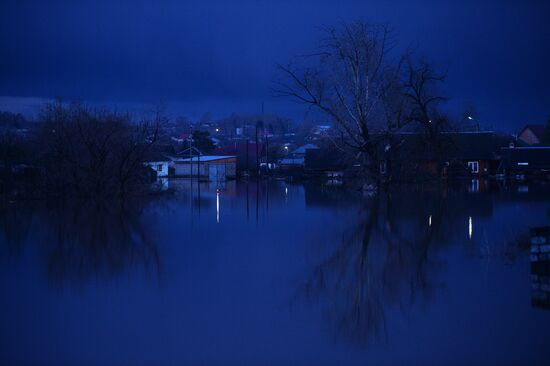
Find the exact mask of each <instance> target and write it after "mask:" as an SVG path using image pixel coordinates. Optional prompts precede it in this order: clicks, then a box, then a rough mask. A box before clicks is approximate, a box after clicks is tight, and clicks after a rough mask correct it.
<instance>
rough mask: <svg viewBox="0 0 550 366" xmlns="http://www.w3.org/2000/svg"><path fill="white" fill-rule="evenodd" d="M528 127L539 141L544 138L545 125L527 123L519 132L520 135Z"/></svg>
mask: <svg viewBox="0 0 550 366" xmlns="http://www.w3.org/2000/svg"><path fill="white" fill-rule="evenodd" d="M527 129H529V130H530V131H531V132H532V133H533V135H535V137H536V138H537V139H538V140H539V141H543V140H544V136H545V134H546V131H545V127H544V125H535V124H532V125H525V127H523V128H522V129H521V131H520V132H519V134H518V136H519V135H521V134H522V133H523V132H524V131H525V130H527Z"/></svg>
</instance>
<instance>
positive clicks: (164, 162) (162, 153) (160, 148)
mask: <svg viewBox="0 0 550 366" xmlns="http://www.w3.org/2000/svg"><path fill="white" fill-rule="evenodd" d="M174 153H175V150H174V147H173V146H171V145H153V146H150V147H148V148H147V150H146V151H145V155H144V158H143V164H144V165H145V166H148V167H151V168H152V169H153V170H154V171H155V172H156V174H157V177H159V178H162V177H168V174H169V166H170V163H171V161H172V158H171V155H173V154H174Z"/></svg>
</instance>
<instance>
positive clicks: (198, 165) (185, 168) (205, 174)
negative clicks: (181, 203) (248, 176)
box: [172, 155, 237, 182]
mask: <svg viewBox="0 0 550 366" xmlns="http://www.w3.org/2000/svg"><path fill="white" fill-rule="evenodd" d="M172 164H173V167H174V173H175V175H176V176H178V177H199V178H201V179H207V180H210V181H217V182H219V181H224V180H226V179H234V178H235V177H236V175H237V157H236V156H235V155H202V156H194V157H191V158H181V157H175V158H173V160H172Z"/></svg>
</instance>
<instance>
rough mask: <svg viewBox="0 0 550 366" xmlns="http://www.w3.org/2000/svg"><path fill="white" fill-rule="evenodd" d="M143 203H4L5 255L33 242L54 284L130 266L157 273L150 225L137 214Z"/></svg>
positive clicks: (157, 260) (77, 282)
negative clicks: (23, 204)
mask: <svg viewBox="0 0 550 366" xmlns="http://www.w3.org/2000/svg"><path fill="white" fill-rule="evenodd" d="M144 207H145V205H144V202H139V201H132V202H125V203H124V204H121V203H120V202H118V203H116V202H106V201H102V202H97V201H65V202H56V203H52V202H48V203H43V204H42V205H40V206H38V207H37V205H36V204H34V205H32V208H28V207H25V206H24V207H20V205H10V206H7V207H4V208H3V209H2V210H0V211H1V215H0V220H1V221H2V234H1V235H2V236H3V238H2V241H3V242H4V243H5V245H4V247H5V248H7V252H6V253H7V257H10V256H11V257H15V256H17V255H18V253H19V252H21V248H22V246H23V245H24V244H25V243H26V244H29V245H32V243H37V244H38V246H39V250H40V253H41V260H42V261H43V262H44V263H45V265H46V270H47V275H48V278H49V280H50V281H51V283H52V284H54V285H58V286H63V285H64V284H65V282H70V283H73V284H75V285H83V284H85V283H87V282H88V281H89V280H91V279H93V278H102V277H104V278H109V277H115V276H117V275H119V274H121V273H122V272H124V271H126V270H129V269H130V268H131V267H133V266H138V267H142V268H144V269H145V270H146V271H148V272H152V273H154V274H157V275H158V274H159V272H160V269H161V262H160V256H159V252H158V248H157V245H156V243H155V240H154V237H153V233H152V232H151V229H150V228H151V225H147V223H146V222H144V220H143V218H142V213H143V211H144ZM30 230H32V231H33V232H32V235H29V232H30ZM21 233H27V235H28V236H29V240H26V237H22V234H21Z"/></svg>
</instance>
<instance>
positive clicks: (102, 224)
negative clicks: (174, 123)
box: [0, 180, 550, 365]
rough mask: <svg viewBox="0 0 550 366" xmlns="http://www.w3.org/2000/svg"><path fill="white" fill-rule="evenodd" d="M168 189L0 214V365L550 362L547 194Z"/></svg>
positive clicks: (524, 189)
mask: <svg viewBox="0 0 550 366" xmlns="http://www.w3.org/2000/svg"><path fill="white" fill-rule="evenodd" d="M170 186H171V187H172V188H175V193H174V194H171V195H165V196H159V197H154V198H151V199H147V200H144V201H140V202H132V203H128V204H126V205H124V206H121V205H117V204H113V203H102V204H97V203H90V202H55V203H51V202H50V203H45V202H32V203H29V202H27V203H7V204H5V205H3V206H2V208H1V209H0V225H1V226H0V294H1V297H0V324H2V325H1V327H0V363H2V364H6V365H75V364H78V365H96V364H101V365H164V364H168V365H170V364H174V365H176V364H177V365H180V364H190V365H191V364H200V365H228V364H235V365H248V364H250V365H256V364H262V365H280V364H289V365H342V364H350V365H354V364H356V365H359V364H361V365H364V364H368V363H371V364H422V365H424V364H456V365H462V364H499V365H503V364H514V365H517V364H531V365H543V364H548V363H549V362H550V350H549V349H548V347H547V344H548V341H547V339H548V336H549V335H550V310H548V309H546V308H545V305H544V304H543V303H541V302H540V301H535V300H536V299H537V298H538V297H537V296H539V295H540V294H538V295H537V294H536V293H535V292H534V290H533V289H532V288H533V283H532V281H533V280H532V276H531V273H530V259H529V246H528V245H526V244H525V243H526V241H528V240H529V238H528V235H529V229H530V228H532V227H538V226H547V225H550V194H549V193H550V190H549V189H548V188H545V187H544V186H543V187H541V186H520V187H518V186H511V187H506V186H503V185H501V186H498V185H494V186H493V187H491V189H489V187H487V186H485V185H483V184H482V185H481V187H480V186H479V185H475V187H474V188H475V189H468V188H464V189H462V188H453V189H450V188H447V189H441V188H433V187H431V188H426V187H423V188H419V187H414V188H413V187H408V188H402V189H400V190H396V191H393V192H392V193H391V194H390V195H384V196H381V197H377V198H376V197H368V196H364V195H363V194H361V193H359V192H350V191H346V190H343V189H341V188H338V187H334V186H325V185H321V184H317V183H316V184H305V185H300V184H288V183H285V182H281V181H265V182H259V183H256V182H250V183H244V182H228V183H227V184H226V185H225V186H223V187H215V186H209V185H208V184H202V185H200V186H198V185H197V183H196V182H191V181H187V180H177V181H170ZM470 188H471V187H470ZM472 190H474V191H478V190H481V192H471V191H472ZM469 191H470V192H469Z"/></svg>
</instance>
